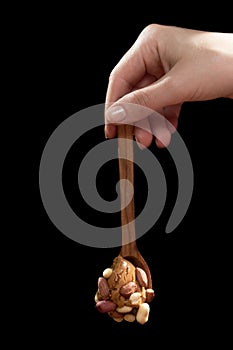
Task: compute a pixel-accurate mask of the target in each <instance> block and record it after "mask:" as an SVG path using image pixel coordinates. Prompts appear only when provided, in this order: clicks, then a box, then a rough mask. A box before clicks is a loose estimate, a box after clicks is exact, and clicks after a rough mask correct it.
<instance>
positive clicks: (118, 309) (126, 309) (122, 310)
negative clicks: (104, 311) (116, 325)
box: [116, 305, 132, 314]
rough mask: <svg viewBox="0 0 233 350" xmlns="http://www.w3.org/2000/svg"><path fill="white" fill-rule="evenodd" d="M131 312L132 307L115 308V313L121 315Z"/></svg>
mask: <svg viewBox="0 0 233 350" xmlns="http://www.w3.org/2000/svg"><path fill="white" fill-rule="evenodd" d="M131 310H132V307H131V306H126V305H124V306H122V307H117V308H116V311H117V312H120V313H122V314H126V313H128V312H130V311H131Z"/></svg>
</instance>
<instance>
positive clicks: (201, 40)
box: [105, 24, 233, 147]
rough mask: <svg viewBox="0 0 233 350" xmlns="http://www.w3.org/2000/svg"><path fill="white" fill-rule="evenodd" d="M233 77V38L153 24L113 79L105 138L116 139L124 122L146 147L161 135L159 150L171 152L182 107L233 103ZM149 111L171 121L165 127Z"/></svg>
mask: <svg viewBox="0 0 233 350" xmlns="http://www.w3.org/2000/svg"><path fill="white" fill-rule="evenodd" d="M232 77H233V34H231V33H217V32H204V31H198V30H192V29H186V28H179V27H173V26H163V25H157V24H151V25H149V26H148V27H146V28H145V29H144V30H143V31H142V32H141V34H140V35H139V37H138V39H137V40H136V41H135V43H134V44H133V46H132V47H131V48H130V49H129V50H128V52H127V53H126V54H125V55H124V56H123V57H122V59H121V60H120V61H119V63H118V64H117V65H116V67H115V68H114V69H113V71H112V73H111V75H110V78H109V84H108V88H107V94H106V112H105V136H106V137H107V138H113V137H115V136H116V135H117V129H116V127H117V123H120V122H121V123H122V122H123V123H125V124H134V125H135V128H134V135H135V138H136V140H137V141H138V142H139V143H140V144H141V145H143V146H145V147H148V146H149V145H150V144H151V142H152V140H153V135H156V144H157V146H158V147H166V146H168V145H169V143H170V140H171V135H172V133H173V132H174V131H175V130H176V128H177V125H178V118H179V114H180V110H181V106H182V104H183V103H184V102H187V101H204V100H211V99H215V98H219V97H226V98H233V78H232ZM131 104H132V107H133V106H135V105H138V107H139V108H138V109H137V108H130V106H131ZM140 106H141V108H140ZM143 107H147V108H143ZM149 110H153V111H157V112H158V113H160V114H162V115H163V116H164V117H165V118H162V119H161V120H163V121H162V122H161V123H160V125H159V128H158V123H153V116H148V113H147V112H146V111H149ZM155 128H156V129H157V130H155Z"/></svg>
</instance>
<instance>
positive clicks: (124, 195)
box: [117, 124, 136, 255]
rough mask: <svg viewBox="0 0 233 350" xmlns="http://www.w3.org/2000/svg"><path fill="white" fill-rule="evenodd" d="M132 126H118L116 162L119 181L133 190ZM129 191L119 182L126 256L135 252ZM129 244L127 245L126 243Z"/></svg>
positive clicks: (133, 216) (132, 203)
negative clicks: (129, 184) (117, 163)
mask: <svg viewBox="0 0 233 350" xmlns="http://www.w3.org/2000/svg"><path fill="white" fill-rule="evenodd" d="M133 129H134V126H133V125H128V124H125V125H124V124H123V125H118V129H117V130H118V160H119V175H120V180H122V179H126V180H128V181H129V182H130V183H131V185H132V188H133V185H134V154H133V146H134V145H133ZM129 196H132V191H130V190H129V188H128V184H127V182H126V181H120V198H121V227H122V248H121V253H122V254H123V255H127V254H129V253H132V252H133V251H134V252H135V249H136V233H135V221H134V220H135V207H134V195H133V196H132V200H131V201H130V203H129V204H128V205H127V206H126V204H127V202H128V201H129V198H128V197H129ZM128 242H129V243H128Z"/></svg>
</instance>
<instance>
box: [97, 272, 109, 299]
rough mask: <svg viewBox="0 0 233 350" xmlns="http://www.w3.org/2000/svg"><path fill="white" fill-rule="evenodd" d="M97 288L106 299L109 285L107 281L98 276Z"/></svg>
mask: <svg viewBox="0 0 233 350" xmlns="http://www.w3.org/2000/svg"><path fill="white" fill-rule="evenodd" d="M98 290H99V293H100V295H101V297H102V298H103V299H108V297H109V287H108V282H107V280H106V279H105V278H104V277H99V279H98Z"/></svg>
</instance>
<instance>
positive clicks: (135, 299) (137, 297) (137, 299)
mask: <svg viewBox="0 0 233 350" xmlns="http://www.w3.org/2000/svg"><path fill="white" fill-rule="evenodd" d="M141 300H142V298H141V293H139V292H135V293H133V294H131V295H130V297H129V302H130V304H131V305H139V304H140V303H141Z"/></svg>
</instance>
